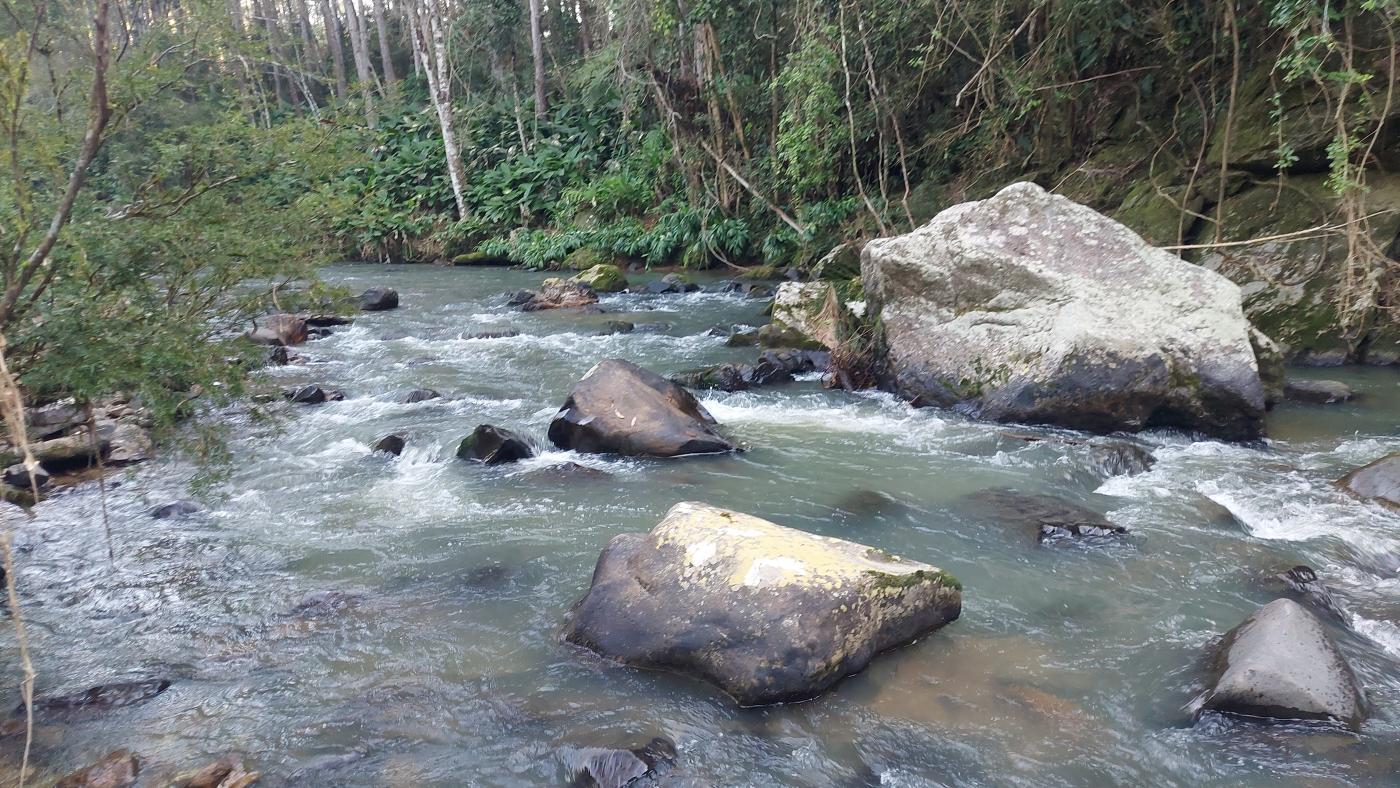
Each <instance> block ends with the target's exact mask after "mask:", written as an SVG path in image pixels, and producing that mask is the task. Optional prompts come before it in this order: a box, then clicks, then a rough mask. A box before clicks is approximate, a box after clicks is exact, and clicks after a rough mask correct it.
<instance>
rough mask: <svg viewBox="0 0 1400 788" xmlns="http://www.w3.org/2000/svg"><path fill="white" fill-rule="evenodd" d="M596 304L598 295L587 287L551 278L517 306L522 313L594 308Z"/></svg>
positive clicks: (579, 283) (580, 283)
mask: <svg viewBox="0 0 1400 788" xmlns="http://www.w3.org/2000/svg"><path fill="white" fill-rule="evenodd" d="M526 292H529V291H526ZM597 303H598V294H597V293H596V292H594V290H593V288H591V287H589V286H588V285H586V284H583V283H582V282H570V281H568V280H565V279H558V278H551V279H546V280H544V283H543V284H541V285H540V289H539V292H532V293H530V295H529V298H528V299H526V300H525V301H524V302H523V303H521V304H520V305H519V306H520V309H521V311H524V312H540V311H544V310H546V309H578V308H587V307H593V306H596V305H597ZM598 311H600V312H601V311H602V310H601V309H599V310H598Z"/></svg>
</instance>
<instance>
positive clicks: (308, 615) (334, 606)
mask: <svg viewBox="0 0 1400 788" xmlns="http://www.w3.org/2000/svg"><path fill="white" fill-rule="evenodd" d="M362 600H363V597H362V596H361V595H360V594H353V593H350V592H347V591H313V592H312V593H310V594H307V595H306V596H304V597H302V598H301V601H300V602H297V603H296V604H295V605H293V606H292V607H291V609H290V610H288V611H287V612H286V614H285V617H287V618H297V619H303V620H307V619H315V618H323V617H325V616H329V615H333V614H335V613H339V612H340V611H342V610H349V609H350V608H352V607H355V606H356V605H358V604H360V602H361V601H362Z"/></svg>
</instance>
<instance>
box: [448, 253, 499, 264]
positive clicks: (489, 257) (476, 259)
mask: <svg viewBox="0 0 1400 788" xmlns="http://www.w3.org/2000/svg"><path fill="white" fill-rule="evenodd" d="M513 264H514V261H512V260H511V259H510V258H509V257H505V256H503V255H498V254H491V253H490V252H482V251H475V252H467V253H466V254H459V255H457V256H456V257H453V258H452V265H454V266H477V265H488V266H504V265H513Z"/></svg>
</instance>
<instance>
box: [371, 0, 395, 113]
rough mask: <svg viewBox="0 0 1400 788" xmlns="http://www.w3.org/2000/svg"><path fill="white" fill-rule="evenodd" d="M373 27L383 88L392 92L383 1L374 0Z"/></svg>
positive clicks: (391, 72) (391, 70)
mask: <svg viewBox="0 0 1400 788" xmlns="http://www.w3.org/2000/svg"><path fill="white" fill-rule="evenodd" d="M374 26H375V28H376V29H377V31H378V32H379V68H380V71H381V72H382V73H383V74H384V87H385V88H386V89H387V90H388V91H389V93H390V94H392V93H393V92H394V89H395V88H394V83H395V82H397V81H398V77H396V76H395V75H394V59H393V57H392V55H391V54H390V52H389V26H388V25H387V24H385V22H384V0H374Z"/></svg>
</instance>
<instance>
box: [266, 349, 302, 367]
mask: <svg viewBox="0 0 1400 788" xmlns="http://www.w3.org/2000/svg"><path fill="white" fill-rule="evenodd" d="M267 363H269V364H272V365H273V366H278V367H284V366H286V365H288V364H304V363H306V359H304V358H302V357H301V356H299V355H297V354H296V353H293V352H292V351H290V350H288V349H287V346H286V345H278V346H276V347H274V348H273V349H272V350H270V351H268V354H267Z"/></svg>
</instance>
